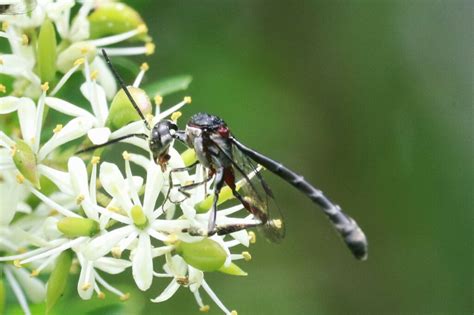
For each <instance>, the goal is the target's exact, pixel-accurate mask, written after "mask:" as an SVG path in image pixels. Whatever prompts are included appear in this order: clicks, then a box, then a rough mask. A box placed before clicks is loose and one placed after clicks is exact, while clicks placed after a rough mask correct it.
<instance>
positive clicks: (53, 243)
mask: <svg viewBox="0 0 474 315" xmlns="http://www.w3.org/2000/svg"><path fill="white" fill-rule="evenodd" d="M64 242H66V240H65V239H58V240H54V241H51V242H50V246H58V245H60V244H63V243H64ZM48 250H49V248H44V247H40V248H37V249H34V250H31V251H29V252H27V253H21V254H19V255H12V256H3V257H0V261H14V260H18V261H19V260H21V259H25V258H27V257H32V256H35V255H37V254H40V253H44V252H47V251H48Z"/></svg>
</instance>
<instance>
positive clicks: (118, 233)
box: [83, 225, 134, 260]
mask: <svg viewBox="0 0 474 315" xmlns="http://www.w3.org/2000/svg"><path fill="white" fill-rule="evenodd" d="M133 229H134V227H133V226H131V225H129V226H124V227H121V228H118V229H115V230H113V231H109V232H105V233H104V234H102V235H101V236H98V237H96V238H93V239H92V240H91V241H90V242H89V243H88V244H87V245H86V246H85V249H84V251H83V254H84V256H85V257H86V258H87V259H90V260H96V259H99V258H100V257H102V256H105V255H107V254H108V253H109V252H110V250H111V249H112V248H113V247H114V246H116V245H117V244H118V243H119V242H120V240H121V239H123V238H125V237H127V235H128V234H129V233H131V232H132V231H133Z"/></svg>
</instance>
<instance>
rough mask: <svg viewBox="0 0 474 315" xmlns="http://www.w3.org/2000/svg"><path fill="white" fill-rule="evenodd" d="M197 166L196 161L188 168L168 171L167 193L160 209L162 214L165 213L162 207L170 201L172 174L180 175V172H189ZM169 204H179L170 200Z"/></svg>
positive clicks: (172, 185)
mask: <svg viewBox="0 0 474 315" xmlns="http://www.w3.org/2000/svg"><path fill="white" fill-rule="evenodd" d="M198 164H199V161H196V162H194V163H193V164H191V165H189V166H185V167H178V168H173V169H171V170H170V172H169V174H168V183H169V187H168V191H167V192H166V197H165V200H164V201H163V205H162V206H161V209H162V210H163V212H165V208H164V205H165V203H166V201H168V200H170V193H171V189H173V187H174V184H173V173H180V172H186V171H190V170H192V169H193V168H194V167H195V166H196V165H198ZM170 202H171V203H179V202H173V201H171V200H170Z"/></svg>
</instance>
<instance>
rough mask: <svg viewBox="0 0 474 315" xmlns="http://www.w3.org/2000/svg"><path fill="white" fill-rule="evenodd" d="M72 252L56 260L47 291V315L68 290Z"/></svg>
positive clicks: (63, 254) (69, 251) (65, 253)
mask: <svg viewBox="0 0 474 315" xmlns="http://www.w3.org/2000/svg"><path fill="white" fill-rule="evenodd" d="M72 257H73V254H72V251H71V250H67V251H64V252H63V253H62V254H61V255H59V257H58V259H56V266H55V267H54V270H53V272H52V273H51V275H50V276H49V280H48V286H47V289H46V314H48V313H49V312H50V311H51V309H52V308H53V306H54V305H55V304H56V302H57V301H58V300H59V298H60V297H61V296H62V295H63V293H64V290H65V289H66V284H67V279H68V276H69V270H70V269H71V264H72Z"/></svg>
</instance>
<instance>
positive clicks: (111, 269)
mask: <svg viewBox="0 0 474 315" xmlns="http://www.w3.org/2000/svg"><path fill="white" fill-rule="evenodd" d="M131 265H132V263H131V262H130V261H128V260H125V259H116V258H112V257H102V258H99V259H97V260H96V261H95V262H94V266H95V267H96V268H97V269H100V270H102V271H105V272H107V273H109V274H113V275H115V274H118V273H121V272H122V271H124V270H125V269H127V268H128V267H130V266H131Z"/></svg>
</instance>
